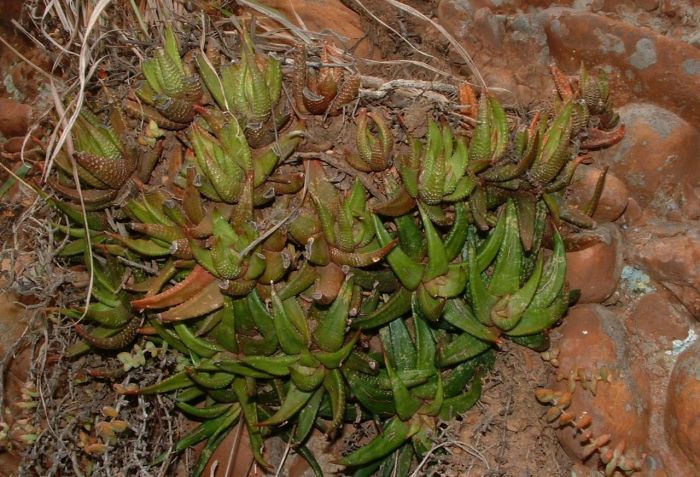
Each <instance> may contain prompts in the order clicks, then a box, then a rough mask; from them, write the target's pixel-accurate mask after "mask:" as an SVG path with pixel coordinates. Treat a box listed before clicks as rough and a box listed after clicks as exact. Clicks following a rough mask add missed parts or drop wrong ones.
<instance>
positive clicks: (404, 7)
mask: <svg viewBox="0 0 700 477" xmlns="http://www.w3.org/2000/svg"><path fill="white" fill-rule="evenodd" d="M386 1H387V2H388V3H390V4H391V5H393V6H395V7H396V8H398V9H399V10H403V11H404V12H406V13H409V14H411V15H413V16H415V17H417V18H420V19H421V20H423V21H426V22H428V23H430V24H431V25H432V26H433V27H435V28H436V29H437V30H438V31H439V32H440V33H441V34H442V35H443V36H444V37H445V38H446V39H447V40H448V41H449V42H450V44H451V45H452V47H453V48H454V49H455V50H456V51H457V53H458V54H459V56H461V57H462V58H463V59H464V61H465V62H466V63H467V65H468V66H469V69H470V70H471V72H472V73H473V74H474V76H476V78H477V79H478V80H479V84H480V85H481V86H482V87H483V88H484V89H486V82H485V81H484V78H483V77H482V76H481V73H480V72H479V69H478V68H477V67H476V64H475V63H474V60H472V57H471V55H470V54H469V53H468V52H467V50H465V49H464V47H463V46H462V45H460V44H459V42H458V41H457V40H456V39H455V37H453V36H452V35H451V34H450V33H449V32H448V31H447V30H445V28H444V27H443V26H442V25H440V24H439V23H436V22H435V21H433V20H432V19H430V18H428V17H427V16H425V15H424V14H422V13H421V12H419V11H418V10H416V9H415V8H413V7H411V6H408V5H406V4H405V3H402V2H399V1H397V0H386Z"/></svg>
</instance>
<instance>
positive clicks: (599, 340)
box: [554, 305, 649, 460]
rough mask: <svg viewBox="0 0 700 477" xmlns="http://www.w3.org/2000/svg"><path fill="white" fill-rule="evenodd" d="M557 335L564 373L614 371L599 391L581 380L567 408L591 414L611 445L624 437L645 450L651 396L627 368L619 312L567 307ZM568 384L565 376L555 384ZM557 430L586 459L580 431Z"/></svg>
mask: <svg viewBox="0 0 700 477" xmlns="http://www.w3.org/2000/svg"><path fill="white" fill-rule="evenodd" d="M554 335H555V336H556V335H559V338H558V339H555V342H554V346H555V347H556V348H557V349H559V351H560V352H559V356H558V360H559V368H558V370H557V371H558V373H559V374H560V375H561V376H565V377H566V376H569V374H570V373H571V372H573V373H577V371H578V369H582V370H583V371H584V372H585V373H586V374H587V375H590V376H596V375H598V376H599V375H600V370H601V369H603V368H605V369H607V370H609V371H610V372H611V373H612V378H611V380H610V382H598V384H597V387H596V392H595V394H593V393H592V392H590V391H588V390H586V389H584V388H583V386H582V384H581V382H578V383H577V385H576V390H575V391H574V394H573V399H572V402H571V406H570V407H569V408H568V409H567V410H568V411H569V412H571V413H573V414H574V415H576V416H580V415H582V414H584V413H588V414H589V415H590V416H591V417H592V423H591V426H590V428H589V429H590V431H591V432H592V433H593V435H594V436H600V435H603V434H610V435H611V444H612V446H613V447H614V446H616V445H617V444H618V443H619V442H620V441H621V440H623V439H624V440H625V442H626V443H627V449H629V450H630V451H632V450H634V451H636V452H639V453H641V451H643V450H644V449H645V448H646V441H647V439H648V434H647V427H648V420H649V405H648V395H647V393H646V392H645V389H644V388H640V386H639V385H638V384H637V383H638V382H639V379H635V376H632V375H631V373H630V372H629V365H630V363H629V359H630V352H629V348H628V343H627V335H626V333H625V329H624V327H623V326H622V319H621V317H620V316H618V315H616V314H613V313H612V312H610V311H608V310H607V309H606V308H604V307H603V306H600V305H579V306H576V307H574V308H572V309H571V310H570V311H569V314H568V316H567V317H566V318H565V319H564V323H563V324H562V325H561V326H560V327H559V328H558V329H557V332H556V333H554ZM642 382H643V381H642ZM567 387H568V383H567V381H564V382H560V383H558V384H556V385H555V387H554V389H558V390H564V389H566V388H567ZM557 434H558V437H559V440H560V442H561V443H562V446H563V447H564V449H565V450H566V452H567V453H568V454H570V455H571V456H572V457H574V458H575V459H579V460H582V459H583V458H584V455H583V452H582V451H583V445H584V444H583V443H582V442H581V440H580V434H578V435H575V434H574V433H573V432H572V429H571V427H564V428H562V429H561V430H559V431H558V432H557ZM594 459H596V458H595V457H594Z"/></svg>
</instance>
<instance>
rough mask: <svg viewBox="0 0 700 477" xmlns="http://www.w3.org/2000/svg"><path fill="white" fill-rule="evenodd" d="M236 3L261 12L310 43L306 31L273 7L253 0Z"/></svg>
mask: <svg viewBox="0 0 700 477" xmlns="http://www.w3.org/2000/svg"><path fill="white" fill-rule="evenodd" d="M238 3H239V4H241V5H243V6H246V7H248V8H250V9H252V10H255V11H256V12H258V13H262V14H263V15H265V16H267V17H269V18H271V19H273V20H275V21H276V22H278V23H279V24H280V25H282V26H284V27H285V28H288V29H289V30H290V31H291V32H292V33H294V35H296V36H297V37H299V39H300V40H302V41H303V42H304V43H306V44H308V45H310V44H312V40H311V37H310V36H309V35H308V34H307V32H306V31H304V30H302V29H301V28H299V27H297V26H296V25H294V24H293V23H292V22H290V21H289V19H288V18H287V17H285V16H284V15H282V14H281V13H280V12H278V11H277V10H275V9H274V8H272V7H268V6H266V5H263V4H262V3H260V2H256V1H254V0H239V1H238Z"/></svg>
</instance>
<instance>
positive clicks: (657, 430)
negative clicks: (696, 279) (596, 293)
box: [553, 291, 700, 477]
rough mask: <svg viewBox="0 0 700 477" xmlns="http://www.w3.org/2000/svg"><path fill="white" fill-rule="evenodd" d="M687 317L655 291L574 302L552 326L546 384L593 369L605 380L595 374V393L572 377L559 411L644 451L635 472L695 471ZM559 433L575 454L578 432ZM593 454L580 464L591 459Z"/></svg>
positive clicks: (693, 371) (693, 355) (562, 385)
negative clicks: (629, 298)
mask: <svg viewBox="0 0 700 477" xmlns="http://www.w3.org/2000/svg"><path fill="white" fill-rule="evenodd" d="M690 322H691V319H690V316H689V314H688V312H687V311H686V310H685V308H684V307H683V306H682V305H681V304H680V303H679V302H678V301H677V300H676V299H675V298H674V297H673V296H672V295H671V294H670V293H668V292H666V291H661V292H654V293H650V294H647V295H642V296H639V297H638V298H637V299H634V300H633V303H631V304H630V305H629V306H628V307H626V308H622V307H617V308H613V309H608V308H604V307H602V306H600V305H579V306H576V307H575V308H573V309H571V310H570V312H569V315H568V317H567V318H566V320H565V321H564V324H563V325H562V326H561V327H559V328H558V329H557V330H556V331H555V332H554V333H553V337H554V347H556V349H558V350H559V357H558V361H559V362H558V370H557V372H558V376H559V379H561V381H559V382H557V383H556V384H553V389H555V390H560V391H561V390H565V389H567V388H569V389H570V383H569V381H568V379H566V378H567V377H568V376H569V375H570V374H572V373H574V375H576V374H581V373H583V374H585V375H587V376H596V375H597V376H600V370H601V369H603V368H604V369H606V370H608V371H609V372H610V374H611V376H612V378H611V379H610V382H605V381H603V380H599V381H598V383H597V386H596V389H595V394H594V393H592V392H591V391H590V390H587V389H585V388H584V386H583V385H582V382H581V380H577V382H576V389H575V391H574V394H573V399H572V404H571V406H570V407H569V408H568V409H567V410H568V411H570V412H572V413H573V414H574V415H576V416H579V415H582V414H583V413H587V414H589V415H590V416H591V417H592V424H591V426H590V428H589V430H590V431H591V432H592V434H593V436H600V435H603V434H609V435H610V443H611V444H610V445H611V446H613V447H614V446H616V445H618V444H619V443H620V442H623V441H624V442H625V444H626V449H627V452H631V453H636V454H637V455H641V453H645V454H647V457H646V459H645V460H644V463H645V464H644V468H643V470H642V472H641V473H640V475H644V476H655V477H661V476H665V477H671V476H674V477H675V476H683V477H685V476H688V477H690V476H694V475H697V463H696V462H695V461H694V460H693V459H692V458H689V457H688V456H689V455H690V453H693V452H694V453H695V454H693V455H694V456H697V455H698V453H697V452H698V451H697V442H698V436H697V433H698V431H697V427H696V426H695V427H694V426H693V425H692V424H691V423H692V422H697V419H698V411H697V409H696V408H697V405H695V406H693V405H691V404H690V403H691V402H696V403H697V393H698V390H699V389H700V386H699V384H700V381H698V376H697V369H700V368H698V364H697V363H698V361H697V360H698V359H699V358H698V356H699V355H698V350H697V348H698V346H697V345H692V343H693V337H694V336H696V335H694V332H693V331H692V328H691V324H690ZM693 350H695V351H693ZM674 365H675V370H674ZM672 370H674V371H673V375H672V374H671V371H672ZM692 400H695V401H692ZM681 421H682V422H681ZM559 438H560V442H561V443H562V445H563V446H564V448H565V449H566V450H567V452H568V453H570V454H571V455H572V456H574V457H576V458H579V459H580V458H582V457H583V454H582V453H583V445H584V444H585V442H582V440H581V438H580V434H578V435H576V434H575V433H573V432H572V429H571V428H570V427H566V428H563V429H561V430H560V431H559ZM597 458H598V457H597V456H595V457H594V458H593V459H588V461H587V463H588V464H589V465H593V466H595V464H596V459H597ZM576 475H587V474H585V473H583V474H576Z"/></svg>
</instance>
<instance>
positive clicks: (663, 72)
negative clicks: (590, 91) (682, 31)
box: [545, 9, 700, 122]
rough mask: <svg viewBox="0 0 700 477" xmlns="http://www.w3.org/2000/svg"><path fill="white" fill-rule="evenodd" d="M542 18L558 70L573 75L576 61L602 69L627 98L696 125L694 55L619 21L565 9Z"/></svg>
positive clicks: (699, 55)
mask: <svg viewBox="0 0 700 477" xmlns="http://www.w3.org/2000/svg"><path fill="white" fill-rule="evenodd" d="M547 14H548V16H549V22H548V23H547V24H546V27H545V29H546V32H547V39H548V45H549V50H550V53H551V54H552V57H553V58H554V59H555V60H556V62H557V63H558V64H559V65H560V67H562V68H564V69H565V70H568V71H571V72H574V71H576V70H577V69H578V67H579V65H580V64H581V62H582V61H583V62H585V63H587V64H592V65H599V66H606V67H607V68H608V69H609V70H610V72H611V74H612V75H613V76H614V77H615V79H616V81H618V82H619V83H621V84H623V85H624V86H625V89H627V90H629V91H630V92H631V94H630V97H631V98H638V99H643V100H647V101H653V102H655V103H656V104H659V105H661V106H664V107H666V108H669V109H671V110H672V111H675V112H677V113H678V114H679V115H681V116H683V117H684V118H686V119H687V120H689V121H691V122H697V121H698V120H700V98H699V97H698V94H697V91H698V89H699V88H700V50H698V49H697V48H694V47H692V46H691V45H689V44H687V43H685V42H683V41H682V40H679V39H674V38H669V37H665V36H662V35H659V34H657V33H655V32H654V31H651V30H649V29H647V28H640V27H637V26H635V25H632V24H630V23H628V22H625V21H623V20H622V19H614V18H610V17H607V16H604V15H598V14H595V13H592V12H581V11H576V10H569V9H558V10H557V9H550V10H548V11H547ZM620 89H622V88H620Z"/></svg>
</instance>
